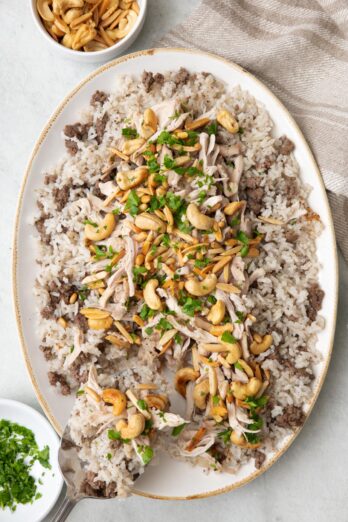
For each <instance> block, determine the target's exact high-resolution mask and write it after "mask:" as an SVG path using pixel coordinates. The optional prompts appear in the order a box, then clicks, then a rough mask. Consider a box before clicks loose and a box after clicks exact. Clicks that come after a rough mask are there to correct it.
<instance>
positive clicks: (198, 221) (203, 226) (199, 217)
mask: <svg viewBox="0 0 348 522" xmlns="http://www.w3.org/2000/svg"><path fill="white" fill-rule="evenodd" d="M186 217H187V219H188V220H189V222H190V223H191V225H193V226H194V227H195V228H197V229H198V230H212V229H213V228H214V224H215V220H214V219H213V218H211V217H209V216H206V215H205V214H202V212H200V210H199V208H198V207H197V205H195V204H194V203H190V204H189V206H188V207H187V210H186Z"/></svg>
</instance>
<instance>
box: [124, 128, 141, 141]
mask: <svg viewBox="0 0 348 522" xmlns="http://www.w3.org/2000/svg"><path fill="white" fill-rule="evenodd" d="M122 136H124V137H125V138H128V139H134V138H137V137H138V133H137V129H133V127H124V128H123V129H122Z"/></svg>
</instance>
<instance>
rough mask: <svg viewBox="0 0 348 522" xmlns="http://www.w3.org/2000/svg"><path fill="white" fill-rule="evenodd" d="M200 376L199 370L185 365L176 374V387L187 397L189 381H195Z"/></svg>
mask: <svg viewBox="0 0 348 522" xmlns="http://www.w3.org/2000/svg"><path fill="white" fill-rule="evenodd" d="M198 377H199V372H198V371H195V370H194V369H193V368H189V367H185V368H181V369H180V370H178V371H177V372H176V374H175V380H174V384H175V389H176V391H177V392H179V393H180V395H182V396H183V397H184V398H185V397H186V385H187V383H188V382H189V381H195V380H196V379H198Z"/></svg>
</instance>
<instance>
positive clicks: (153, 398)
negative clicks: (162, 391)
mask: <svg viewBox="0 0 348 522" xmlns="http://www.w3.org/2000/svg"><path fill="white" fill-rule="evenodd" d="M144 400H145V402H146V404H147V405H148V407H149V408H156V409H157V410H161V411H164V410H165V409H166V407H167V405H168V399H167V397H166V396H165V395H159V394H157V393H153V394H150V393H149V394H148V395H146V397H145V398H144Z"/></svg>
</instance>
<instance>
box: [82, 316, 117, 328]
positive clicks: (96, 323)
mask: <svg viewBox="0 0 348 522" xmlns="http://www.w3.org/2000/svg"><path fill="white" fill-rule="evenodd" d="M112 323H113V319H112V317H111V316H109V317H106V318H105V319H88V327H89V328H90V329H91V330H107V329H108V328H110V327H111V326H112Z"/></svg>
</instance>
